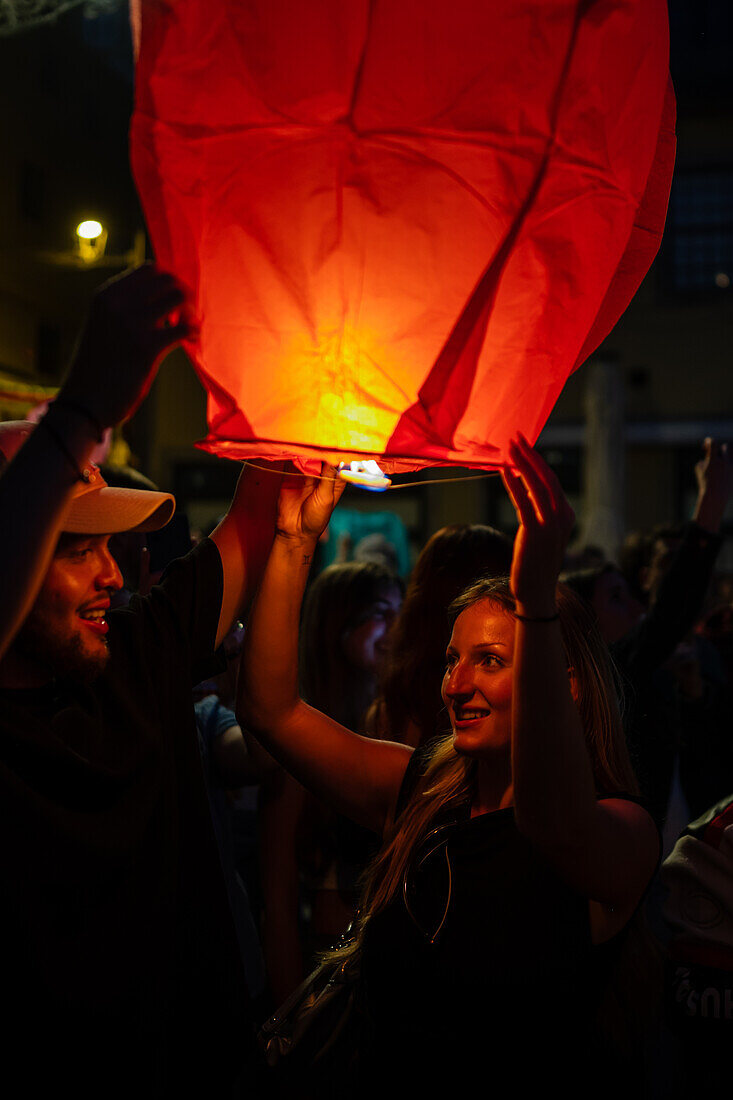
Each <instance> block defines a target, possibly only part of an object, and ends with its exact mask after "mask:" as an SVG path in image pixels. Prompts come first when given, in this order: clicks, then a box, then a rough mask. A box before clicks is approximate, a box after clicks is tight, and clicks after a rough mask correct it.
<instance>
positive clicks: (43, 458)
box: [0, 265, 196, 658]
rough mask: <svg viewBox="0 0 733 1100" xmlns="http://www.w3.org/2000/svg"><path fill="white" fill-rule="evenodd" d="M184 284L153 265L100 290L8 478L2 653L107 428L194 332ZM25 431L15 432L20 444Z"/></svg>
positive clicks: (4, 481) (0, 489) (1, 503)
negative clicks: (58, 383) (169, 354)
mask: <svg viewBox="0 0 733 1100" xmlns="http://www.w3.org/2000/svg"><path fill="white" fill-rule="evenodd" d="M195 333H196V329H195V326H194V325H193V322H192V320H191V311H190V307H189V305H188V303H187V299H186V292H185V290H184V288H183V287H182V286H181V285H180V284H179V283H178V282H177V280H176V279H174V278H173V276H172V275H168V274H166V273H165V272H162V271H159V270H158V269H157V268H156V267H154V266H153V265H145V266H143V267H140V268H137V269H136V270H134V271H132V272H130V273H128V274H125V275H122V276H120V277H119V278H116V279H113V280H111V281H110V282H108V283H106V284H105V285H104V286H103V287H101V288H100V289H99V290H98V291H97V292H96V294H95V296H94V300H93V303H92V307H91V309H90V311H89V317H88V320H87V322H86V325H85V327H84V330H83V333H82V336H81V339H80V341H79V345H78V347H77V350H76V352H75V354H74V357H73V359H72V362H71V365H70V368H69V371H68V374H67V376H66V380H65V381H64V383H63V385H62V387H61V390H60V392H59V395H58V397H57V398H56V399H55V400H54V401H53V402H51V404H50V406H49V409H48V411H47V412H46V414H45V416H44V417H43V418H42V419H41V421H40V422H39V424H38V425H37V426H36V429H35V430H34V431H32V432H31V426H30V425H29V426H28V433H27V435H28V436H29V438H27V441H26V442H25V443H24V445H23V446H22V447H20V450H19V451H18V453H17V454H16V455H15V456H14V457H13V454H8V453H4V457H5V459H7V460H10V459H12V461H8V463H7V466H6V467H5V468H4V471H3V474H2V477H0V509H1V510H2V514H3V515H6V516H12V517H13V531H12V536H13V537H12V539H6V540H4V542H3V545H2V547H0V571H1V572H2V576H3V586H2V593H1V594H0V658H1V657H2V656H3V654H4V653H5V652H6V650H7V648H8V646H9V645H10V643H11V642H12V640H13V638H14V636H15V634H16V632H17V630H18V628H19V626H20V624H21V623H22V622H23V620H24V619H25V617H26V615H27V613H28V611H29V609H30V607H31V605H32V604H33V601H34V599H35V597H36V595H37V593H38V590H39V588H40V585H41V583H42V580H43V578H44V576H45V573H46V571H47V569H48V566H49V563H50V561H51V556H52V554H53V550H54V547H55V546H56V542H57V539H58V536H59V534H60V532H61V530H62V529H63V525H64V518H65V515H66V512H67V510H68V508H69V506H70V504H71V501H72V499H73V497H74V494H75V493H77V492H78V491H79V490H80V486H83V484H84V483H85V482H88V481H89V478H90V469H89V462H90V458H91V455H92V452H93V450H94V447H95V445H96V444H97V443H98V442H99V441H100V439H101V438H102V434H103V432H104V430H105V429H106V428H108V427H110V426H112V425H114V424H117V423H119V422H121V421H122V420H124V419H125V418H126V417H128V416H129V415H130V414H131V413H132V412H133V411H134V409H135V408H136V407H137V405H138V404H139V402H140V401H141V400H142V398H143V397H144V395H145V394H146V393H147V391H148V389H149V387H150V385H151V383H152V380H153V378H154V377H155V372H156V370H157V367H158V365H159V363H160V361H161V359H162V357H163V355H164V354H165V353H166V352H167V351H169V350H170V349H171V348H172V347H173V346H174V345H175V344H177V343H179V342H180V341H181V340H183V339H192V338H193V337H194V336H195ZM24 438H26V436H25V435H24V434H23V433H22V432H16V433H15V439H16V448H17V442H18V441H19V440H22V439H24Z"/></svg>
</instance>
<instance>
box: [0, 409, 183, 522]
mask: <svg viewBox="0 0 733 1100" xmlns="http://www.w3.org/2000/svg"><path fill="white" fill-rule="evenodd" d="M35 428H36V425H35V424H33V423H32V422H31V421H29V420H6V421H4V422H3V423H1V424H0V455H1V456H2V459H4V461H5V462H9V461H10V460H11V459H12V458H13V456H14V455H15V454H17V452H18V451H19V450H20V448H21V447H22V446H23V444H24V443H25V441H26V440H27V439H28V436H29V435H30V434H31V432H32V431H34V429H35ZM2 465H4V462H2V461H0V467H1V466H2ZM85 469H86V470H87V471H88V474H89V480H88V481H79V482H78V483H77V485H76V486H75V488H74V495H73V497H72V500H71V504H70V505H69V510H68V512H67V513H66V518H65V519H64V531H68V532H70V533H72V534H75V535H114V534H117V533H118V532H121V531H158V530H160V528H161V527H165V525H166V523H168V521H169V520H170V519H171V517H172V515H173V513H174V512H175V510H176V501H175V498H174V497H173V496H172V495H171V494H170V493H160V492H154V491H153V490H151V489H123V488H117V487H116V486H112V485H108V484H107V482H106V481H105V480H104V478H103V477H102V474H101V473H100V470H99V467H98V466H95V465H94V464H93V463H88V464H87V465H86V466H85Z"/></svg>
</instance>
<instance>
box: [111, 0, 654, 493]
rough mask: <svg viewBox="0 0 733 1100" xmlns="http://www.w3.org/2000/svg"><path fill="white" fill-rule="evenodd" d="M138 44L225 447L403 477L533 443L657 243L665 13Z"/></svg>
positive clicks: (186, 9) (378, 5)
mask: <svg viewBox="0 0 733 1100" xmlns="http://www.w3.org/2000/svg"><path fill="white" fill-rule="evenodd" d="M222 9H226V10H225V11H224V10H222ZM136 28H137V39H138V41H139V56H138V66H137V80H136V110H135V114H134V117H133V125H132V130H131V151H132V162H133V168H134V172H135V177H136V181H137V184H138V189H139V192H140V195H141V199H142V202H143V206H144V209H145V212H146V216H147V220H148V226H149V230H150V234H151V238H152V241H153V244H154V247H155V251H156V256H157V259H158V261H159V263H160V264H161V265H163V266H165V267H168V268H169V269H171V270H173V271H174V272H175V273H176V274H177V275H179V277H180V278H181V279H182V280H183V282H184V283H186V284H187V285H188V286H189V287H190V288H191V289H192V292H193V294H194V296H195V299H196V304H197V307H198V312H199V315H200V317H201V318H202V331H201V340H200V343H199V344H197V346H196V347H192V348H190V349H189V350H190V354H191V357H192V359H193V362H194V365H195V367H196V369H197V371H198V373H199V376H200V377H201V379H202V382H203V383H204V385H205V386H206V388H207V391H208V420H209V435H208V438H207V439H206V441H205V442H204V443H203V444H202V445H203V446H204V447H205V448H207V449H209V450H211V451H213V452H215V453H218V454H225V455H229V456H231V457H235V458H247V457H254V456H257V455H259V456H261V457H263V458H291V459H293V460H295V461H296V462H298V463H299V465H300V466H301V467H302V468H303V469H314V468H315V463H316V462H317V460H319V459H321V458H329V459H330V460H332V461H336V462H338V461H349V460H350V459H352V458H360V459H365V460H367V459H377V460H379V462H380V464H382V465H384V467H385V469H387V470H390V471H395V470H409V469H415V468H419V467H421V466H427V465H443V466H450V465H459V466H478V467H484V466H492V465H497V464H500V463H501V462H502V460H503V455H504V453H505V448H506V445H507V442H508V440H509V438H510V437H511V435H512V434H513V433H514V432H516V431H517V430H518V429H520V430H522V431H523V432H524V433H525V435H526V436H527V437H528V438H529V439H530V440H532V441H534V440H535V439H536V438H537V436H538V434H539V432H540V431H541V429H542V427H543V425H544V423H545V421H546V419H547V416H548V415H549V413H550V411H551V409H552V407H553V405H554V404H555V401H556V400H557V397H558V395H559V393H560V391H561V389H562V387H563V385H564V383H565V381H566V379H567V377H568V375H569V374H570V373H571V372H572V371H573V370H574V369H575V368H576V367H577V366H579V365H580V363H582V362H583V360H584V359H585V358H587V356H588V355H589V354H590V353H591V352H592V351H593V350H594V348H595V347H596V346H597V345H598V344H599V343H600V342H601V340H602V339H603V338H604V337H605V336H606V335H607V333H608V332H609V331H610V329H611V327H612V326H613V324H614V323H615V322H616V320H617V319H618V317H619V316H620V314H621V313H622V312H623V310H624V309H625V308H626V305H627V304H628V302H629V301H630V299H631V297H632V295H633V294H634V292H635V290H636V288H637V286H638V284H639V282H640V281H641V279H642V277H643V276H644V274H645V273H646V271H647V269H648V267H649V265H650V263H651V261H652V259H653V256H654V254H655V252H656V249H657V247H658V244H659V241H660V239H661V233H662V229H663V224H664V216H665V211H666V202H667V196H668V191H669V184H670V180H671V171H672V164H673V158H674V99H673V96H672V94H671V91H670V88H669V83H668V74H667V25H666V6H665V4H664V0H623V2H622V0H606V2H605V3H604V4H603V5H596V6H595V7H594V6H591V7H589V6H588V5H587V4H586V3H583V2H577V3H572V2H567V0H564V2H560V0H527V2H526V3H523V4H522V5H517V4H516V3H515V2H514V0H497V2H496V3H492V4H486V3H485V2H484V0H454V2H453V3H451V4H450V5H445V4H444V3H443V2H442V0H441V2H439V0H419V2H418V0H390V2H385V0H381V2H380V0H377V2H375V3H371V4H370V3H367V0H354V2H353V3H349V4H343V2H342V0H247V2H246V3H245V2H244V0H228V3H227V4H226V5H210V4H206V3H205V2H204V0H187V3H186V4H185V5H179V6H177V7H176V9H175V13H174V10H173V8H171V7H170V6H168V5H158V4H143V5H142V6H141V7H140V8H139V10H138V12H137V22H136Z"/></svg>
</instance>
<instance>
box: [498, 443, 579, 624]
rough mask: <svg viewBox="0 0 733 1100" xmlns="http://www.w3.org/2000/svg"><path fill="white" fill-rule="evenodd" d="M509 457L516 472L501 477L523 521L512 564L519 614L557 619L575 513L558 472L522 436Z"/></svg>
mask: <svg viewBox="0 0 733 1100" xmlns="http://www.w3.org/2000/svg"><path fill="white" fill-rule="evenodd" d="M509 457H510V458H511V460H512V462H513V463H514V469H513V470H511V469H510V468H509V467H505V468H504V469H503V471H502V478H503V481H504V485H505V486H506V490H507V492H508V494H509V497H510V499H511V501H512V504H513V505H514V508H515V509H516V513H517V518H518V520H519V530H518V531H517V534H516V538H515V540H514V556H513V559H512V571H511V580H510V583H511V589H512V593H513V594H514V598H515V599H516V601H517V605H518V610H519V611H520V613H522V614H526V615H528V616H546V615H552V614H554V612H555V586H556V584H557V578H558V575H559V573H560V571H561V569H562V565H563V560H564V556H565V548H566V546H567V544H568V539H569V538H570V533H571V531H572V529H573V524H574V523H575V513H574V512H573V509H572V508H571V507H570V505H569V504H568V502H567V500H566V499H565V494H564V493H563V491H562V488H561V486H560V482H559V481H558V479H557V477H556V475H555V473H554V472H553V471H552V470H551V469H550V467H549V466H548V465H547V463H546V462H545V461H544V460H543V459H542V458H541V457H540V455H538V454H537V452H536V451H535V450H533V449H532V447H530V445H529V443H528V442H527V440H526V439H525V438H524V436H523V435H522V434H521V433H520V434H518V435H517V436H516V438H515V439H513V440H512V442H511V443H510V445H509Z"/></svg>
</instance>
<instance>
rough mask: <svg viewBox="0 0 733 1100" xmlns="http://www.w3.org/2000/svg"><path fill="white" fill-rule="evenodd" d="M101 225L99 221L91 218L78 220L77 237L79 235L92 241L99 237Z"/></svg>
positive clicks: (85, 239)
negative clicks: (82, 220)
mask: <svg viewBox="0 0 733 1100" xmlns="http://www.w3.org/2000/svg"><path fill="white" fill-rule="evenodd" d="M103 231H104V230H103V226H102V224H101V222H96V221H93V220H89V221H84V222H79V224H78V225H77V227H76V235H77V237H81V238H82V240H84V241H94V240H96V238H97V237H101V236H102V233H103Z"/></svg>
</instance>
